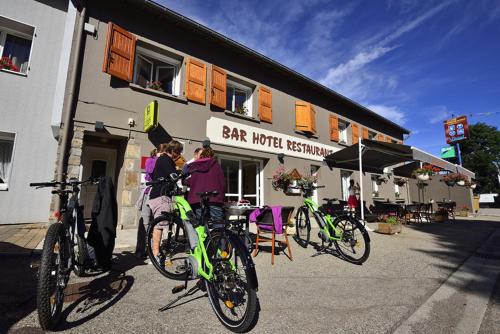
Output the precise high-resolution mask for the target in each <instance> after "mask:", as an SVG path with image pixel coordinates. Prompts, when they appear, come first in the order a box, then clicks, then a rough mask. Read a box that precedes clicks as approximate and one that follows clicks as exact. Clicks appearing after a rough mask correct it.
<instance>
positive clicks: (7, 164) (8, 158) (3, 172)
mask: <svg viewBox="0 0 500 334" xmlns="http://www.w3.org/2000/svg"><path fill="white" fill-rule="evenodd" d="M14 138H15V135H14V134H13V133H9V132H1V131H0V190H7V189H8V187H9V179H10V171H11V166H12V156H13V152H14Z"/></svg>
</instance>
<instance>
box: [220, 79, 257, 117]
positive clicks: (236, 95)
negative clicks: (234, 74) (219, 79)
mask: <svg viewBox="0 0 500 334" xmlns="http://www.w3.org/2000/svg"><path fill="white" fill-rule="evenodd" d="M226 85H227V89H226V109H227V110H229V111H232V112H234V113H237V114H240V115H244V116H248V117H252V116H253V114H252V90H253V89H252V87H250V86H247V85H244V84H242V83H239V82H236V81H235V80H231V79H230V78H229V77H228V78H227V81H226Z"/></svg>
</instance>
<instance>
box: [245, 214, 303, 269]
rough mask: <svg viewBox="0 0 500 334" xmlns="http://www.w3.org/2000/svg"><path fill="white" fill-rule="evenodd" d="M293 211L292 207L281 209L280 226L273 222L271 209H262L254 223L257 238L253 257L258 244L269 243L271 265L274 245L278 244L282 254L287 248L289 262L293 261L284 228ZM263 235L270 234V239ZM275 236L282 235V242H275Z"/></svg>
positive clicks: (255, 254) (256, 252)
mask: <svg viewBox="0 0 500 334" xmlns="http://www.w3.org/2000/svg"><path fill="white" fill-rule="evenodd" d="M294 209H295V208H294V207H293V206H284V207H282V208H281V222H280V223H281V224H279V223H278V224H277V222H275V221H274V215H273V210H272V208H271V207H264V209H262V211H261V213H260V214H259V215H258V216H257V219H256V222H255V224H256V225H257V236H256V238H255V248H254V251H253V256H254V257H255V256H257V254H259V250H260V249H259V244H260V243H264V242H271V264H273V265H274V255H275V244H276V242H278V243H279V245H280V246H284V249H283V252H285V250H286V249H287V248H288V258H289V259H290V261H293V258H292V249H291V248H290V243H289V242H288V235H287V234H286V227H287V226H288V222H289V221H290V219H291V217H292V213H293V210H294ZM280 225H281V226H280ZM264 234H271V238H269V237H266V236H264ZM277 235H283V236H284V241H283V240H276V236H277ZM285 254H286V253H285Z"/></svg>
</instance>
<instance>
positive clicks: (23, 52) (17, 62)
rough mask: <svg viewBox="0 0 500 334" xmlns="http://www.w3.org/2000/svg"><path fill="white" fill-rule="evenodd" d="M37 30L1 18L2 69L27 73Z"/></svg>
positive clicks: (0, 64) (0, 54)
mask: <svg viewBox="0 0 500 334" xmlns="http://www.w3.org/2000/svg"><path fill="white" fill-rule="evenodd" d="M34 33H35V28H33V27H30V26H28V25H26V24H23V23H20V22H17V21H14V20H11V19H8V18H6V17H3V16H0V56H1V60H0V69H1V70H7V71H12V72H18V73H27V72H28V68H29V60H30V53H31V42H32V39H33V35H34Z"/></svg>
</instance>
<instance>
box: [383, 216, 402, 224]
mask: <svg viewBox="0 0 500 334" xmlns="http://www.w3.org/2000/svg"><path fill="white" fill-rule="evenodd" d="M385 222H386V223H387V224H391V225H397V224H398V223H399V222H398V219H397V218H396V217H394V216H390V217H387V218H386V219H385Z"/></svg>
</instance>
